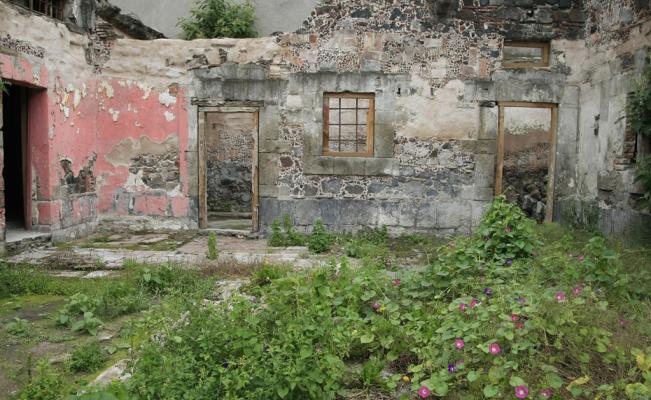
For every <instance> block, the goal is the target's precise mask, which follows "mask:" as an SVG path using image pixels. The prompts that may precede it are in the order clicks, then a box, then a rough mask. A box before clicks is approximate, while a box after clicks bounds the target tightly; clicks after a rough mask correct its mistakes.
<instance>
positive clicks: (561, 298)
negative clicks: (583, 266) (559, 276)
mask: <svg viewBox="0 0 651 400" xmlns="http://www.w3.org/2000/svg"><path fill="white" fill-rule="evenodd" d="M555 298H556V301H558V302H559V303H562V302H564V301H565V300H566V299H567V296H565V292H557V293H556V296H555Z"/></svg>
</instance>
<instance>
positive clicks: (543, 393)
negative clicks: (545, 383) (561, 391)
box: [540, 388, 554, 399]
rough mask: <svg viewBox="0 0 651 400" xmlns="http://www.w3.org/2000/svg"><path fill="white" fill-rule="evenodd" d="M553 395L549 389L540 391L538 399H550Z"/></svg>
mask: <svg viewBox="0 0 651 400" xmlns="http://www.w3.org/2000/svg"><path fill="white" fill-rule="evenodd" d="M553 394H554V391H553V390H552V389H551V388H546V389H543V390H541V391H540V397H544V398H546V399H548V398H550V397H552V395H553Z"/></svg>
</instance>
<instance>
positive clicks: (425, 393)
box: [418, 386, 432, 399]
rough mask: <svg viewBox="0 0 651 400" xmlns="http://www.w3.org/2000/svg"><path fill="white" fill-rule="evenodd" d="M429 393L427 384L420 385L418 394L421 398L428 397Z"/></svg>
mask: <svg viewBox="0 0 651 400" xmlns="http://www.w3.org/2000/svg"><path fill="white" fill-rule="evenodd" d="M430 394H432V392H431V391H430V390H429V388H428V387H427V386H421V387H420V389H418V396H420V398H421V399H426V398H428V397H429V395H430Z"/></svg>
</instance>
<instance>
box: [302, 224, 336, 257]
mask: <svg viewBox="0 0 651 400" xmlns="http://www.w3.org/2000/svg"><path fill="white" fill-rule="evenodd" d="M330 246H332V237H331V236H330V235H329V234H328V232H326V229H325V227H324V226H323V222H321V220H320V219H319V220H317V221H316V222H315V223H314V228H313V229H312V234H311V235H310V236H309V237H308V239H307V248H308V249H309V250H310V251H311V252H312V253H317V254H320V253H325V252H326V251H328V250H330Z"/></svg>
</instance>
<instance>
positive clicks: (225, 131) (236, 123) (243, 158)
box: [199, 107, 258, 234]
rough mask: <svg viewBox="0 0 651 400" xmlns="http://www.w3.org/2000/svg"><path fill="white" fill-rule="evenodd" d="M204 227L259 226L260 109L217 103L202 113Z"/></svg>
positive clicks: (251, 228) (253, 228) (242, 229)
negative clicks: (258, 146) (216, 105)
mask: <svg viewBox="0 0 651 400" xmlns="http://www.w3.org/2000/svg"><path fill="white" fill-rule="evenodd" d="M202 120H203V124H204V126H203V129H201V127H200V129H201V130H202V131H203V138H202V139H200V141H199V143H200V151H199V153H200V157H202V158H203V160H200V166H201V167H202V168H201V170H200V182H201V183H202V184H200V194H199V195H200V199H201V203H203V204H202V205H203V206H200V227H201V228H206V229H210V230H218V231H220V230H221V231H230V232H241V233H243V234H244V233H250V232H255V231H257V210H258V201H257V194H258V183H257V181H258V177H257V175H258V155H257V154H258V148H257V143H258V109H257V108H236V107H218V108H214V109H210V110H209V111H206V112H204V113H203V118H202Z"/></svg>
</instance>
